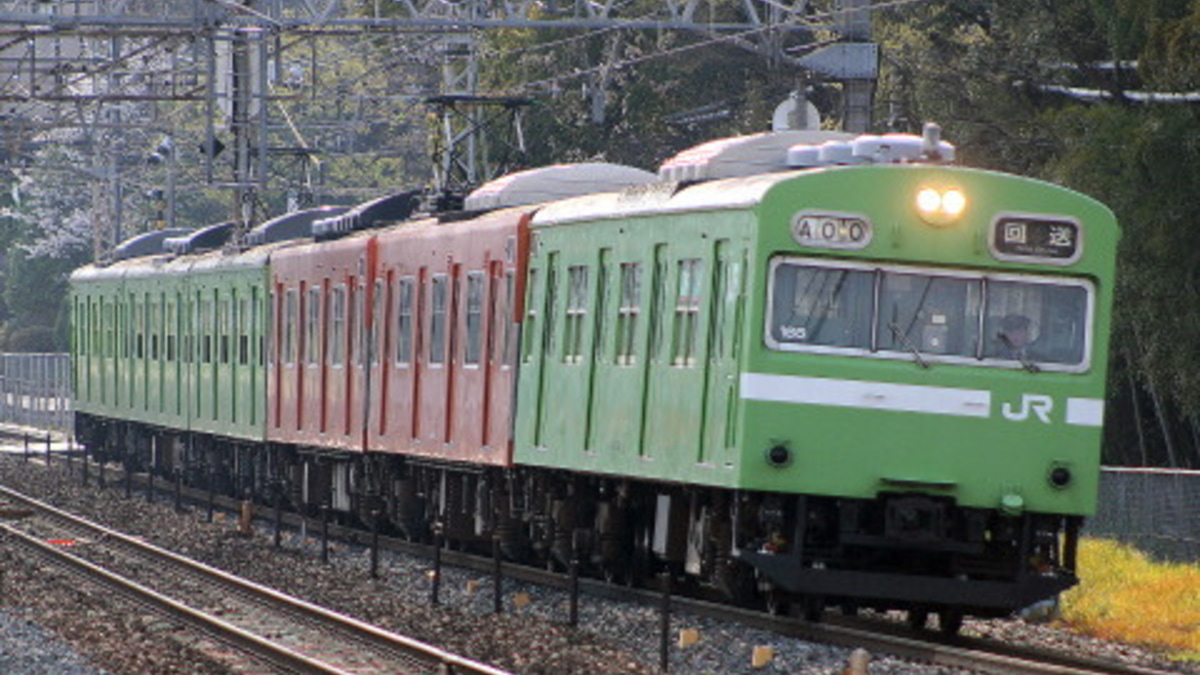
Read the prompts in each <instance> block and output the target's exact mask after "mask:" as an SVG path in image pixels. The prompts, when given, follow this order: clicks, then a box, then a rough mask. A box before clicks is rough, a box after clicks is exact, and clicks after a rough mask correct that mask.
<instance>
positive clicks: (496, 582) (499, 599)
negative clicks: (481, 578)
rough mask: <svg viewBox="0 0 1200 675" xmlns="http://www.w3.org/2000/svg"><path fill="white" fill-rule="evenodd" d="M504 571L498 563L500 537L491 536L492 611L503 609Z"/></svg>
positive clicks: (495, 612) (494, 612)
mask: <svg viewBox="0 0 1200 675" xmlns="http://www.w3.org/2000/svg"><path fill="white" fill-rule="evenodd" d="M503 592H504V573H503V570H502V569H501V565H500V537H498V536H493V537H492V613H493V614H500V613H502V612H503V611H504V607H503V596H502V594H503Z"/></svg>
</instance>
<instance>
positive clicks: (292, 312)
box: [283, 288, 299, 366]
mask: <svg viewBox="0 0 1200 675" xmlns="http://www.w3.org/2000/svg"><path fill="white" fill-rule="evenodd" d="M298 319H299V316H298V312H297V307H296V289H294V288H289V289H287V290H286V291H284V294H283V363H284V365H288V366H290V365H292V364H294V363H295V362H296V321H297V320H298Z"/></svg>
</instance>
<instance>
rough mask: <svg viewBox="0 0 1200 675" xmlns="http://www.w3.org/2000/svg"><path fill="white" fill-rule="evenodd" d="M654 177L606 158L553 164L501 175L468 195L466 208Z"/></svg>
mask: <svg viewBox="0 0 1200 675" xmlns="http://www.w3.org/2000/svg"><path fill="white" fill-rule="evenodd" d="M655 180H656V178H655V176H654V174H652V173H650V172H649V171H643V170H641V169H635V168H633V167H631V166H623V165H621V164H609V163H607V162H584V163H580V164H554V165H551V166H545V167H540V168H537V169H528V170H526V171H518V172H516V173H510V174H508V175H506V176H501V177H500V178H497V179H496V180H493V181H489V182H487V183H485V184H483V185H481V186H480V187H479V188H477V189H476V190H475V191H474V192H472V193H471V194H469V195H467V197H466V199H465V200H464V203H463V207H464V208H465V209H466V210H467V211H477V210H484V209H497V208H506V207H513V206H524V205H527V204H537V203H541V202H550V201H556V200H559V199H565V198H568V197H577V196H580V195H586V194H594V193H597V192H610V191H612V190H620V189H622V188H626V187H629V186H631V185H645V184H647V183H653V182H654V181H655Z"/></svg>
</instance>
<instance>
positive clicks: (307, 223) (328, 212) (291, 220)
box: [246, 206, 350, 246]
mask: <svg viewBox="0 0 1200 675" xmlns="http://www.w3.org/2000/svg"><path fill="white" fill-rule="evenodd" d="M349 210H350V207H349V206H318V207H315V208H311V209H305V210H303V211H293V212H291V213H285V214H284V215H282V216H279V217H278V218H273V219H271V220H268V221H267V222H265V223H263V224H262V225H259V226H258V227H256V228H254V229H252V230H250V232H249V233H247V234H246V243H247V244H249V245H250V246H262V245H263V244H270V243H274V242H278V241H287V240H289V239H307V238H309V237H311V236H312V226H313V223H315V222H317V221H318V220H326V219H329V218H336V217H338V216H340V215H342V214H343V213H345V212H347V211H349Z"/></svg>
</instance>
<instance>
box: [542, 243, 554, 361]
mask: <svg viewBox="0 0 1200 675" xmlns="http://www.w3.org/2000/svg"><path fill="white" fill-rule="evenodd" d="M557 307H558V254H557V253H551V254H550V258H549V261H548V263H547V265H546V317H545V326H544V327H543V330H544V331H545V333H546V335H545V338H544V340H545V341H544V342H543V343H542V349H543V351H544V355H543V358H545V359H546V360H549V358H550V356H551V355H552V354H553V353H554V340H555V337H556V336H555V334H554V326H555V323H556V315H555V310H556V308H557Z"/></svg>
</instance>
